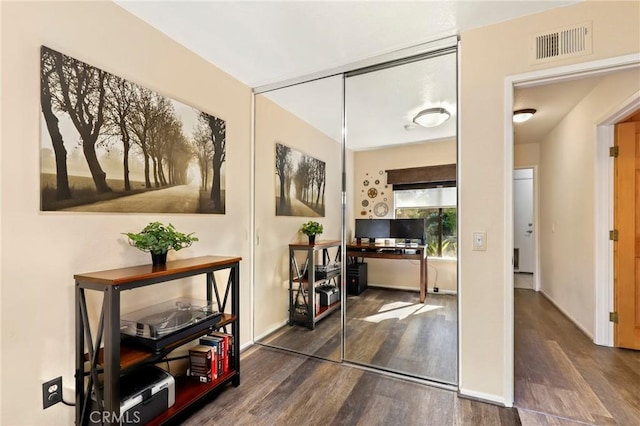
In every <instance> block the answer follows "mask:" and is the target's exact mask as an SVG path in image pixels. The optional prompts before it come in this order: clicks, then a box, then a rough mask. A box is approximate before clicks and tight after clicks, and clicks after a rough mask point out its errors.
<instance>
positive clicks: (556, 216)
mask: <svg viewBox="0 0 640 426" xmlns="http://www.w3.org/2000/svg"><path fill="white" fill-rule="evenodd" d="M639 64H640V60H639V58H638V56H637V55H630V56H628V57H620V58H612V59H609V60H603V61H595V62H592V63H586V64H578V65H574V66H569V67H562V68H558V69H555V70H546V71H544V72H536V73H530V74H527V75H521V76H517V77H511V78H508V79H507V85H508V87H507V102H506V104H507V108H508V112H507V113H509V114H510V113H511V112H510V111H511V110H512V109H513V106H514V92H515V90H514V89H517V88H523V87H528V88H534V87H543V86H544V85H547V84H555V83H559V82H568V81H570V80H574V79H581V78H585V77H586V76H587V75H588V76H589V77H594V76H603V77H604V76H611V75H612V74H613V73H614V72H616V73H617V72H618V71H619V72H620V73H622V72H624V70H625V69H626V70H627V71H629V70H630V69H632V70H635V73H637V68H638V65H639ZM636 90H637V89H636ZM627 96H628V95H627ZM634 97H635V98H637V95H634V96H632V98H634ZM635 98H634V99H635ZM630 102H631V103H632V102H633V99H630V100H629V99H628V100H626V101H624V102H622V98H618V99H617V100H614V101H613V103H609V108H610V109H609V110H602V109H601V110H599V112H598V114H597V116H593V117H590V120H591V121H590V123H591V124H589V125H586V126H582V127H583V128H584V129H585V130H584V132H583V133H584V135H588V138H587V140H588V142H589V143H590V145H589V146H590V150H591V154H590V156H591V157H589V156H587V155H585V156H582V159H583V160H584V159H588V161H587V163H583V165H582V167H583V168H584V171H585V175H586V176H584V180H585V181H586V182H589V180H591V183H589V185H593V188H590V191H591V194H592V195H591V197H592V199H590V200H589V199H587V198H590V197H577V195H576V192H579V191H580V190H581V188H580V187H579V185H575V184H576V182H578V183H579V182H580V181H578V180H573V181H566V180H564V179H563V178H565V177H566V176H565V175H562V174H559V175H556V176H554V175H552V174H551V172H553V170H552V166H556V171H558V170H561V167H564V168H567V167H571V166H572V165H573V166H575V164H572V162H573V161H574V160H576V159H577V158H578V157H579V155H577V154H576V153H575V151H572V150H566V151H565V152H567V153H569V154H570V155H567V156H565V157H561V159H562V161H559V160H557V159H555V157H554V155H558V152H557V151H553V150H552V149H551V150H550V149H546V150H545V149H542V150H541V152H540V155H539V163H538V165H539V166H540V167H541V169H542V170H543V172H544V177H543V178H542V179H540V180H539V186H540V199H541V203H539V204H540V206H541V207H540V218H541V221H539V222H538V223H537V228H536V229H535V231H539V232H538V233H539V234H542V237H541V239H540V241H541V243H540V244H541V246H543V247H552V248H553V246H554V245H555V247H556V250H557V249H558V247H560V248H563V249H564V250H563V251H561V257H562V258H561V259H558V261H557V262H556V263H554V260H555V259H553V256H552V255H551V254H550V253H547V254H545V253H543V252H540V261H539V263H540V264H541V267H540V271H541V272H542V273H541V274H540V273H539V274H538V280H539V281H541V290H542V291H541V292H540V293H534V292H530V293H529V295H531V298H529V299H528V300H527V304H524V303H522V301H523V298H522V297H521V294H522V293H521V291H520V290H515V291H514V286H513V283H510V284H512V285H507V286H506V292H507V302H506V303H507V311H506V312H507V314H508V316H509V314H512V315H513V314H514V313H515V312H514V309H513V308H514V305H515V306H516V309H515V310H516V311H519V310H521V309H523V306H524V307H527V306H534V307H535V308H536V309H540V312H539V313H537V314H535V315H529V317H528V319H527V318H523V316H522V315H519V314H521V312H518V313H517V314H516V315H514V316H513V317H511V318H509V317H508V322H507V328H509V327H513V326H514V322H513V321H512V320H514V319H515V323H516V324H517V326H518V330H516V334H520V336H516V337H515V342H514V345H512V346H510V347H509V348H507V351H509V352H511V351H514V347H515V348H516V349H515V350H518V351H520V350H523V348H522V345H523V342H527V341H530V340H533V339H529V338H522V336H523V335H525V334H527V333H529V337H532V336H533V337H535V335H536V334H539V330H536V329H534V328H533V327H531V324H530V322H528V321H529V320H535V319H536V318H537V319H538V320H539V322H541V324H540V325H541V326H542V327H547V328H548V329H555V331H556V332H557V335H556V337H557V339H555V340H554V342H555V343H553V344H552V346H553V345H555V346H554V347H553V348H551V347H550V348H547V349H549V351H547V353H546V355H545V353H543V352H544V350H543V349H544V348H542V347H541V345H537V346H536V345H535V344H534V345H530V348H529V350H530V351H534V352H536V351H537V353H538V355H539V356H536V357H535V359H537V360H540V362H542V363H543V364H545V365H537V366H536V367H535V369H536V371H537V372H538V373H540V375H541V376H542V375H545V377H547V376H546V375H547V373H550V374H551V375H553V374H554V373H553V371H556V370H557V369H558V366H564V368H563V369H560V370H558V372H559V374H558V375H555V376H553V380H551V382H553V381H561V380H562V379H563V377H564V376H561V373H564V372H571V373H572V374H573V376H572V379H575V380H576V382H575V383H574V384H576V386H577V387H578V388H579V387H580V386H582V385H587V386H586V388H585V389H590V388H589V386H588V383H587V380H586V379H585V377H586V376H584V375H583V374H582V373H584V372H582V371H581V370H580V369H581V368H582V367H583V366H580V365H577V364H573V363H572V362H571V359H573V357H574V356H576V355H577V353H578V352H580V353H581V354H582V355H581V356H583V357H585V356H586V357H592V359H594V360H595V359H596V358H597V357H598V356H600V353H599V352H598V351H600V352H601V351H611V349H607V348H600V347H598V346H597V345H594V344H593V342H594V341H595V343H598V331H599V329H600V328H603V327H607V322H606V321H603V315H602V313H603V312H604V309H607V317H608V312H609V311H610V306H608V305H605V304H604V303H603V302H606V301H611V299H606V297H601V296H602V293H603V289H602V287H605V288H606V289H605V291H604V293H606V292H607V291H609V290H610V289H611V288H612V276H611V272H612V269H611V268H610V267H608V263H607V262H608V259H609V257H610V256H611V254H610V249H611V246H610V243H609V241H608V238H605V237H604V236H603V235H600V234H603V230H605V229H606V231H604V232H605V233H606V237H608V229H610V228H609V226H610V225H611V221H610V219H611V214H610V210H611V209H612V185H611V182H612V177H611V176H612V175H611V173H612V167H610V166H609V165H608V162H609V161H611V160H610V158H609V156H608V148H609V146H610V145H611V141H612V139H610V140H607V139H606V138H603V137H601V135H602V134H605V133H607V131H605V129H608V131H609V133H611V134H612V130H611V126H612V124H613V123H615V121H613V119H612V117H614V116H616V115H619V114H620V110H622V109H624V108H627V107H628V104H629V103H630ZM600 105H601V106H602V105H606V104H602V103H601V104H600ZM592 112H593V111H592ZM505 118H506V117H505ZM594 122H595V123H597V125H598V126H604V127H598V129H597V130H598V131H597V133H598V136H596V135H595V133H596V128H595V127H594V126H593V123H594ZM574 124H575V123H574ZM506 127H507V129H506V137H505V143H507V144H508V146H505V148H506V151H507V152H506V154H507V155H506V157H507V159H508V160H507V173H506V176H509V179H508V181H507V180H505V184H506V185H507V187H508V186H509V185H513V187H512V188H508V190H507V197H510V196H513V197H515V186H516V185H517V183H516V182H515V181H513V178H514V176H515V173H514V172H516V171H517V170H516V169H515V168H514V163H513V158H514V156H513V153H514V151H516V154H517V149H516V147H514V146H513V141H514V137H513V129H514V126H513V125H512V123H511V122H510V121H509V122H508V123H507V126H506ZM556 130H557V129H555V128H554V131H556ZM565 130H566V129H565ZM559 132H561V130H559ZM568 134H570V135H571V136H572V137H573V138H574V139H575V138H577V137H578V136H580V135H577V134H576V133H575V132H570V133H565V134H564V137H565V139H568V137H567V135H568ZM584 139H585V138H581V140H584ZM516 146H517V145H516ZM547 148H548V146H547ZM516 156H517V155H516ZM589 158H590V159H589ZM554 161H555V163H554ZM575 163H576V164H577V161H575ZM516 164H518V163H517V161H516ZM576 170H578V167H576ZM588 176H592V179H588ZM603 176H604V179H602V177H603ZM569 183H571V184H574V186H570V185H569ZM511 190H514V192H513V193H512V192H511ZM574 198H575V199H576V200H577V199H580V200H581V201H582V202H581V203H578V202H574ZM589 201H590V202H589ZM544 205H546V207H543V206H544ZM505 208H506V209H513V210H512V211H508V212H507V218H508V219H507V221H509V219H511V222H510V223H507V224H505V233H506V234H511V235H508V237H509V238H508V240H507V242H509V243H513V244H514V246H512V247H508V249H511V250H513V249H514V248H515V240H516V238H515V237H516V235H515V232H516V231H515V228H514V225H515V222H516V203H515V198H514V199H511V200H508V202H507V204H506V206H505ZM562 209H564V210H562ZM572 221H573V222H572ZM576 222H583V223H591V227H592V228H593V229H585V230H584V231H585V232H582V233H580V232H566V231H567V230H569V229H573V228H572V226H573V225H574V224H575V223H576ZM534 223H535V222H534ZM587 227H588V228H589V226H587ZM573 231H575V229H573ZM558 234H562V235H558ZM581 235H587V236H588V238H587V239H585V240H584V245H583V247H580V245H578V248H577V249H575V250H578V251H579V250H582V253H576V252H575V251H571V250H568V249H566V248H565V247H564V245H563V244H564V243H563V241H567V240H568V239H569V238H573V239H574V242H573V246H574V247H576V244H575V241H582V240H581V239H580V238H581V237H580V236H581ZM585 246H586V247H593V250H589V249H587V250H584V249H583V248H584V247H585ZM567 247H569V246H567ZM600 253H604V255H603V256H599V254H600ZM581 254H582V256H583V258H582V259H581V260H580V261H575V259H576V258H580V256H581ZM508 255H512V253H511V252H510V251H509V252H508ZM590 256H592V258H591V259H592V260H591V261H590V262H589V261H585V259H586V258H588V257H590ZM545 262H546V263H545ZM545 265H546V266H545ZM579 265H582V266H587V265H591V266H592V268H589V267H587V268H584V267H582V268H580V267H579ZM562 268H564V272H566V273H565V274H564V277H568V278H569V279H567V280H564V282H563V285H565V288H560V287H559V286H556V287H553V286H554V283H553V281H554V280H555V282H556V283H557V282H559V281H561V280H559V279H558V276H559V275H560V278H563V277H562V273H560V274H558V270H559V269H562ZM580 269H582V270H583V272H580ZM585 270H586V274H585ZM509 272H510V274H509V275H506V276H507V277H508V279H512V277H513V272H512V271H509ZM572 274H574V275H576V274H577V275H580V274H584V275H586V278H587V279H582V280H574V281H582V282H583V283H584V284H585V285H584V286H583V287H582V289H581V290H580V293H579V294H578V293H577V292H576V291H571V292H569V293H570V294H573V299H571V300H569V299H568V298H566V297H565V298H563V294H562V291H563V290H567V289H568V287H569V286H568V285H566V284H567V282H568V281H570V280H571V279H573V278H575V277H574V276H573V275H572ZM508 284H509V283H508ZM571 290H574V289H571ZM514 293H516V295H515V301H514ZM542 294H544V296H543V295H542ZM549 295H550V296H551V297H549ZM589 299H590V300H589ZM603 299H606V300H603ZM592 301H593V302H592ZM578 302H581V303H578ZM509 305H510V306H509ZM543 305H544V306H543ZM554 305H555V306H554ZM594 305H595V306H596V309H595V310H593V309H592V308H589V306H594ZM577 307H578V308H580V307H586V308H585V309H584V310H582V311H579V309H577ZM603 308H604V309H603ZM527 309H528V308H527ZM551 311H553V312H555V313H556V314H558V318H561V319H556V320H554V321H550V316H551V314H549V313H548V312H551ZM530 313H531V312H530ZM525 316H526V315H525ZM510 320H511V321H510ZM607 320H608V318H607ZM545 321H546V322H547V323H545ZM576 326H577V329H576ZM572 330H573V331H572ZM507 331H509V330H507ZM511 331H513V329H512V330H511ZM574 331H575V332H577V334H573V332H574ZM581 331H582V333H581ZM576 336H577V337H576ZM574 337H575V338H574ZM571 340H573V342H571ZM576 342H577V343H578V345H577V346H576V347H574V348H573V349H571V348H567V347H565V346H564V345H563V343H573V344H576ZM545 344H547V343H545ZM518 346H520V347H518ZM578 346H579V348H578ZM525 349H526V348H525ZM573 350H575V351H576V353H573V352H572V351H573ZM587 352H588V354H589V355H587ZM607 353H609V352H607ZM506 355H507V359H513V360H514V364H515V365H517V366H518V368H522V366H523V365H524V364H525V363H523V360H522V359H520V358H518V357H515V358H514V357H513V356H514V355H515V353H514V352H511V353H510V354H506ZM618 355H619V353H618V352H616V356H618ZM602 356H605V355H604V354H602ZM624 356H626V355H624ZM540 362H538V364H539V363H540ZM624 362H636V361H628V360H627V361H622V362H621V365H622V364H624ZM596 364H597V363H594V365H592V366H591V367H589V368H591V369H602V370H603V371H602V374H604V375H606V374H607V372H606V371H604V370H606V368H607V367H611V366H602V367H600V366H598V365H596ZM507 368H511V369H512V371H511V373H512V374H511V376H510V377H512V378H513V380H514V381H513V382H512V383H514V384H515V386H514V396H515V399H516V402H518V404H517V405H518V407H519V408H523V407H522V404H521V398H523V397H525V398H526V392H527V389H529V392H532V389H533V388H535V386H533V388H532V387H531V386H530V385H531V384H530V383H529V384H525V385H529V386H528V388H527V387H526V386H525V387H523V386H522V385H523V383H519V381H520V380H522V379H521V377H519V376H516V375H515V374H514V370H515V368H514V365H513V364H512V365H510V366H509V365H508V366H507ZM616 368H617V367H616ZM542 372H544V374H542ZM609 373H611V372H609ZM612 374H613V375H615V374H616V373H612ZM539 378H541V379H542V377H539ZM551 382H548V383H551ZM523 389H524V390H523ZM538 391H539V392H543V393H544V392H551V393H553V389H542V388H538ZM590 392H591V393H590V395H589V397H588V398H586V397H584V398H582V399H581V398H578V399H576V402H575V403H576V404H578V405H580V404H583V402H584V401H586V400H587V399H591V401H590V402H589V404H586V405H584V404H583V405H584V408H585V410H584V412H581V413H579V418H575V419H574V420H580V421H586V422H592V421H594V420H593V419H594V418H595V417H593V416H603V417H611V418H617V414H616V413H609V412H606V409H605V408H604V404H603V403H602V401H604V400H603V399H601V396H599V395H598V394H597V390H593V389H591V390H590ZM581 401H582V402H581ZM576 406H577V405H576ZM581 406H582V405H581ZM554 407H555V406H554V401H553V398H551V399H549V400H547V401H545V403H544V408H543V406H541V407H524V408H525V409H526V408H529V409H531V410H534V411H544V412H547V413H549V414H551V415H553V416H556V417H557V416H563V414H566V410H565V411H564V412H563V410H562V407H559V406H558V407H555V408H554ZM593 407H597V408H598V409H600V408H602V411H601V412H599V413H596V412H595V411H593V409H592V408H593ZM578 411H579V410H578ZM596 411H597V410H596ZM574 414H575V413H574ZM576 415H577V414H576ZM590 416H591V417H590ZM572 418H573V417H572ZM590 418H591V420H590Z"/></svg>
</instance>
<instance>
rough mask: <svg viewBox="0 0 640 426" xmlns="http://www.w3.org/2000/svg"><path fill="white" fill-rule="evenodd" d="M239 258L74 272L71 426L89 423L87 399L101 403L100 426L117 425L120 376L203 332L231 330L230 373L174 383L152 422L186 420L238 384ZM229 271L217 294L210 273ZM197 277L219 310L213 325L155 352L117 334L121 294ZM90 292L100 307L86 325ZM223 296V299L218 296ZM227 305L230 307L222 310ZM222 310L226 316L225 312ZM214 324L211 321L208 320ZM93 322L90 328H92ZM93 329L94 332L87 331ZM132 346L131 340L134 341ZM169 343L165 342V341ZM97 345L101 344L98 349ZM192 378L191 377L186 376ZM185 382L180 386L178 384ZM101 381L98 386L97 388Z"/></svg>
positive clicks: (160, 358) (132, 371)
mask: <svg viewBox="0 0 640 426" xmlns="http://www.w3.org/2000/svg"><path fill="white" fill-rule="evenodd" d="M240 260H241V258H239V257H220V256H204V257H199V258H193V259H184V260H179V261H173V262H167V264H166V266H162V267H151V266H147V265H141V266H137V267H128V268H121V269H113V270H108V271H98V272H92V273H84V274H77V275H75V276H74V278H75V281H76V309H75V311H76V374H75V376H76V422H75V423H76V424H78V425H85V424H88V423H89V416H90V414H92V413H95V411H91V410H95V408H92V404H91V400H92V399H95V400H97V401H100V403H99V405H102V407H101V408H100V410H101V411H102V415H101V417H100V418H101V419H107V421H106V423H104V424H114V425H115V424H119V420H118V419H119V418H120V408H121V401H120V379H121V376H123V375H127V374H129V373H135V372H138V371H140V370H139V368H142V367H143V366H145V365H148V364H153V363H158V362H160V361H161V360H162V359H164V358H165V357H166V356H167V355H168V354H169V353H170V352H171V351H173V350H175V349H176V348H178V347H180V346H183V345H185V344H188V343H189V342H192V341H194V340H197V339H198V338H199V337H201V336H203V335H205V334H207V333H215V330H221V329H222V330H224V331H225V332H226V331H227V328H228V327H229V328H230V329H231V333H230V334H231V335H232V336H233V343H232V346H231V351H230V352H231V354H232V355H231V356H230V357H229V365H230V366H231V369H230V370H229V371H228V372H227V373H225V374H223V375H222V377H219V378H217V379H216V380H214V381H212V382H210V383H203V384H200V383H198V380H197V379H195V380H193V381H188V380H186V379H187V378H185V379H182V378H180V379H178V383H179V384H178V386H176V393H175V399H176V401H177V402H176V403H175V405H174V406H172V407H170V408H169V409H167V410H165V411H164V412H162V414H160V416H159V417H158V418H156V419H154V420H153V424H164V423H166V422H175V421H176V419H174V416H175V415H178V414H179V415H180V416H186V415H188V414H189V413H191V412H193V411H194V410H195V409H196V407H195V406H194V404H196V403H198V402H203V401H206V400H208V397H210V396H212V395H213V393H214V392H217V391H218V390H219V389H221V388H222V387H223V386H224V385H226V384H227V383H229V382H231V383H232V384H233V385H234V386H239V385H240V356H239V349H238V344H239V343H238V336H239V330H240V324H239V320H240V318H239V312H240V292H239V288H240ZM221 270H228V271H229V274H228V278H227V282H226V285H221V286H220V287H221V289H222V291H224V293H222V291H219V289H218V285H217V283H216V278H215V274H214V273H215V272H216V271H221ZM197 275H205V277H206V280H205V281H206V293H207V301H208V302H214V301H215V302H216V304H217V306H218V309H219V311H220V312H223V313H222V314H221V316H220V317H219V318H218V319H217V321H216V322H215V324H212V325H211V326H209V327H207V328H205V329H200V328H197V327H194V328H193V330H198V331H194V332H189V331H188V329H186V328H185V329H183V332H184V334H180V335H179V337H177V338H178V339H179V340H175V341H174V340H169V341H167V342H166V344H162V343H160V344H158V346H156V347H158V348H159V349H158V350H157V351H155V352H154V351H152V350H149V349H142V348H141V347H137V346H134V345H132V344H131V342H130V341H127V340H121V335H120V330H121V328H120V325H121V323H120V320H121V317H120V293H121V292H122V291H124V290H133V289H136V288H139V287H144V286H150V285H157V284H162V283H165V282H169V281H172V280H177V279H181V278H186V277H192V276H197ZM86 291H95V292H97V293H98V294H99V295H102V297H103V300H102V303H101V304H100V305H98V306H102V309H101V310H100V312H99V318H98V321H90V320H89V318H90V315H89V314H90V312H89V308H90V306H88V303H87V300H86V296H85V292H86ZM221 295H222V297H221ZM228 304H229V305H230V308H229V309H226V308H227V307H228ZM225 312H226V313H225ZM212 321H214V320H212ZM96 323H97V324H98V325H97V327H92V324H96ZM92 328H95V329H94V330H92ZM133 342H135V340H134V341H133ZM169 342H170V343H169ZM101 346H103V347H102V348H101ZM188 379H194V378H188ZM183 380H184V383H183ZM96 383H102V386H99V387H98V386H96Z"/></svg>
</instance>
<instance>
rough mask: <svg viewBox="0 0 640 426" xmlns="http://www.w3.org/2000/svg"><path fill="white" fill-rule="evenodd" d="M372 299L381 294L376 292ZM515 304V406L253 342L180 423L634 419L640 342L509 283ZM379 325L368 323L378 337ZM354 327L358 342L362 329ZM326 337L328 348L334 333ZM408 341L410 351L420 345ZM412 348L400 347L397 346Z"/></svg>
mask: <svg viewBox="0 0 640 426" xmlns="http://www.w3.org/2000/svg"><path fill="white" fill-rule="evenodd" d="M374 293H375V292H374ZM375 299H376V300H377V301H376V303H378V304H380V303H382V304H384V303H386V302H384V297H382V296H380V295H376V297H375ZM427 303H429V302H427ZM354 312H355V313H356V314H358V311H357V310H355V309H354ZM515 314H516V316H515V321H516V326H515V342H516V351H515V360H514V361H515V372H516V377H515V380H516V386H515V395H516V406H517V407H518V409H517V410H516V409H506V408H501V407H497V406H494V405H489V404H483V403H480V402H477V401H472V400H468V399H462V398H458V397H457V395H456V394H455V393H454V392H451V391H447V390H442V389H437V388H433V387H429V386H425V385H421V384H416V383H412V382H408V381H405V380H400V379H395V378H391V377H387V376H384V375H381V374H377V373H372V372H369V371H365V370H361V369H358V368H354V367H351V366H348V365H343V364H339V363H334V362H328V361H320V360H317V359H314V358H308V357H305V356H302V355H297V354H293V353H289V352H284V351H280V350H275V349H269V348H264V347H256V348H254V349H250V350H249V351H248V352H247V353H246V354H243V364H242V367H243V368H242V385H241V386H240V387H239V388H233V387H229V388H227V389H226V390H225V391H224V392H222V393H221V394H220V395H219V396H218V397H217V398H216V399H215V400H214V401H213V402H211V403H210V404H208V405H207V406H205V407H204V408H203V409H202V410H201V411H200V412H198V413H196V414H195V415H194V416H192V417H191V418H190V419H189V421H188V422H187V424H191V425H201V424H207V425H214V424H215V425H218V424H220V425H222V424H233V425H258V426H259V425H366V426H369V425H373V426H375V425H434V426H445V425H460V426H463V425H464V426H466V425H469V426H476V425H490V426H493V425H505V426H506V425H509V426H510V425H519V424H522V425H524V426H576V425H585V424H586V425H614V424H615V425H625V426H626V425H630V426H633V425H640V353H639V352H635V351H629V350H625V349H615V348H604V347H599V346H596V345H594V344H593V343H592V342H591V341H590V340H589V338H587V337H586V336H585V335H584V334H582V333H581V332H580V331H579V330H578V329H577V328H576V327H575V325H573V324H572V323H571V322H570V321H569V320H568V319H567V318H566V317H564V315H562V314H561V313H560V312H559V311H558V310H557V309H556V308H555V307H554V306H553V305H552V304H551V303H550V302H549V301H548V300H546V299H545V298H544V296H542V295H541V294H539V293H536V292H534V291H531V290H516V292H515ZM358 315H366V311H365V310H364V309H363V310H362V311H360V312H359V314H358ZM360 318H362V316H361V317H360ZM454 318H455V316H454ZM352 319H353V318H352ZM438 320H442V319H441V318H440V319H438ZM389 324H391V323H389ZM416 324H418V323H416ZM415 326H416V325H415V324H414V325H408V324H404V325H402V323H401V321H395V323H394V327H395V328H394V329H393V330H394V331H395V333H403V335H406V336H407V338H409V336H411V335H412V333H416V331H415V330H413V331H412V327H415ZM398 327H400V328H398ZM380 330H381V329H380V328H378V330H377V331H375V330H374V333H381V334H379V335H378V334H377V336H378V337H380V338H383V337H382V336H384V332H381V331H380ZM355 337H356V336H354V341H356V342H360V343H362V344H363V345H364V344H366V339H365V338H364V336H357V339H356V338H355ZM414 337H415V336H414ZM330 340H331V338H330V337H329V339H328V340H327V341H330ZM401 340H402V338H400V339H399V340H398V339H396V340H395V341H393V342H392V343H394V344H395V343H399V342H400V341H401ZM424 342H428V339H424V340H423V341H421V343H424ZM399 345H400V346H401V345H402V344H401V343H399ZM329 347H330V349H329V351H335V350H336V346H335V343H334V344H333V345H329ZM337 347H338V348H339V342H338V346H337ZM372 347H373V348H374V350H367V349H366V348H365V349H362V351H363V352H366V353H367V354H368V355H369V356H371V357H372V359H376V360H377V361H381V362H385V360H386V359H388V358H387V354H385V352H384V350H383V349H382V350H381V346H380V345H378V343H377V342H374V344H373V346H372ZM416 347H418V348H419V350H418V352H420V350H422V351H424V350H425V348H423V347H422V348H421V347H419V346H416ZM318 350H319V349H318ZM338 350H339V349H338ZM405 351H406V353H405ZM411 352H412V350H407V349H406V348H405V349H404V351H403V352H402V354H401V355H402V356H403V357H406V356H410V355H411Z"/></svg>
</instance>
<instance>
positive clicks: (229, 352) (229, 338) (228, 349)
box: [209, 331, 234, 374]
mask: <svg viewBox="0 0 640 426" xmlns="http://www.w3.org/2000/svg"><path fill="white" fill-rule="evenodd" d="M209 336H212V337H218V338H221V339H222V340H223V354H222V372H223V374H226V373H228V372H229V370H230V367H231V364H230V362H229V360H230V359H233V355H234V353H233V347H234V345H233V335H231V334H228V333H222V332H220V331H214V332H212V333H209Z"/></svg>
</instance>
